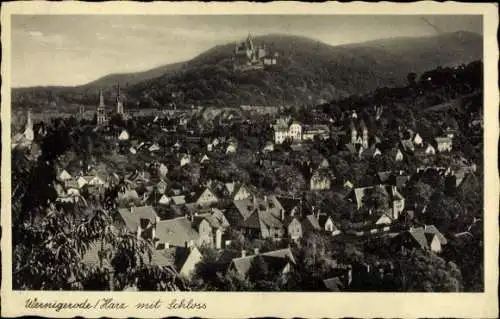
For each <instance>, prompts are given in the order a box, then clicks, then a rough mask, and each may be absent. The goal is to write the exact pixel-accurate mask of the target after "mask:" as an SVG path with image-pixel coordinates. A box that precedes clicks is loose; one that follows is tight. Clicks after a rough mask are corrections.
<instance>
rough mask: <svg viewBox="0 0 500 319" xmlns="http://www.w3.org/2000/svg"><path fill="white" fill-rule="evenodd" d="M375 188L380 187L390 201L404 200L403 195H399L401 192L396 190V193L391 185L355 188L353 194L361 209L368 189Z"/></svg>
mask: <svg viewBox="0 0 500 319" xmlns="http://www.w3.org/2000/svg"><path fill="white" fill-rule="evenodd" d="M375 187H380V188H381V189H382V192H384V193H385V194H387V196H388V198H389V200H391V199H392V200H394V199H404V197H403V195H401V193H399V191H398V190H397V189H396V190H395V191H394V190H393V187H391V186H389V185H376V186H367V187H358V188H354V189H353V190H352V192H351V194H352V195H354V198H355V200H356V204H357V205H358V207H361V206H362V205H363V198H364V196H365V192H366V190H368V189H373V188H375Z"/></svg>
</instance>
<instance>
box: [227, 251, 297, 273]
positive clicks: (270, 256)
mask: <svg viewBox="0 0 500 319" xmlns="http://www.w3.org/2000/svg"><path fill="white" fill-rule="evenodd" d="M256 256H257V255H251V256H246V257H239V258H234V259H233V260H232V262H231V263H232V265H233V266H234V268H235V269H236V271H237V272H238V273H239V274H240V275H243V276H246V275H248V272H249V270H250V268H251V266H252V261H253V260H254V258H255V257H256ZM260 256H262V257H263V259H264V261H265V262H266V263H267V264H268V266H270V267H273V268H274V267H276V266H281V267H284V266H285V265H286V263H287V262H288V261H290V262H291V263H295V259H294V257H293V254H292V251H291V250H290V248H285V249H279V250H274V251H269V252H265V253H261V254H260Z"/></svg>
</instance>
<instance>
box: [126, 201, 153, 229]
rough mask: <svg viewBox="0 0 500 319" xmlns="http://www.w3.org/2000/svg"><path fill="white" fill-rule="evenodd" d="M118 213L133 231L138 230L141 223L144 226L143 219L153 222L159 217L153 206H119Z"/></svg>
mask: <svg viewBox="0 0 500 319" xmlns="http://www.w3.org/2000/svg"><path fill="white" fill-rule="evenodd" d="M118 213H119V214H120V216H121V217H122V219H123V221H124V222H125V226H126V227H127V228H128V229H129V230H130V231H132V232H136V231H137V228H138V227H139V225H141V226H144V225H142V221H143V220H148V221H149V222H150V223H151V224H153V223H155V222H156V221H157V220H158V219H159V218H158V214H157V213H156V211H155V210H154V208H153V207H152V206H141V207H131V208H130V209H127V208H119V209H118Z"/></svg>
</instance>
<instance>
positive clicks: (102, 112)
mask: <svg viewBox="0 0 500 319" xmlns="http://www.w3.org/2000/svg"><path fill="white" fill-rule="evenodd" d="M106 124H107V118H106V105H104V96H103V95H102V90H99V106H98V107H97V125H98V126H101V125H106Z"/></svg>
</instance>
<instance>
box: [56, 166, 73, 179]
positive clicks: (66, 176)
mask: <svg viewBox="0 0 500 319" xmlns="http://www.w3.org/2000/svg"><path fill="white" fill-rule="evenodd" d="M72 178H73V177H72V176H71V174H70V173H68V171H67V170H65V169H64V170H63V171H62V172H61V173H60V174H59V180H60V181H67V180H70V179H72Z"/></svg>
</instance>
